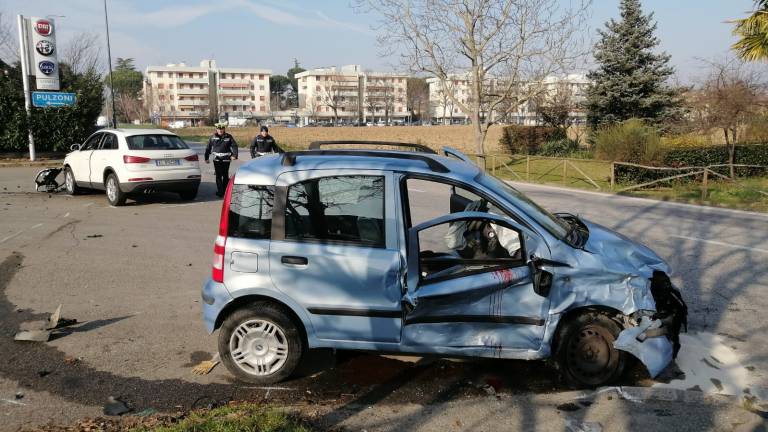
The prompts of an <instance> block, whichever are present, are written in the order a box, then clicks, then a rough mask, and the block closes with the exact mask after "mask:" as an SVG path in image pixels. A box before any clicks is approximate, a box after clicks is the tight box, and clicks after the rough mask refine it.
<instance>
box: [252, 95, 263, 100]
mask: <svg viewBox="0 0 768 432" xmlns="http://www.w3.org/2000/svg"><path fill="white" fill-rule="evenodd" d="M262 97H264V96H262ZM251 100H252V101H255V100H256V96H251ZM262 100H264V99H262Z"/></svg>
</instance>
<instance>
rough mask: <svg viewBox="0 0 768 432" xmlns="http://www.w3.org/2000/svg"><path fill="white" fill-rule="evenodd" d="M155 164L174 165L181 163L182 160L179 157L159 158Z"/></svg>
mask: <svg viewBox="0 0 768 432" xmlns="http://www.w3.org/2000/svg"><path fill="white" fill-rule="evenodd" d="M155 164H156V165H157V166H174V165H181V162H180V161H179V160H178V159H158V160H156V161H155Z"/></svg>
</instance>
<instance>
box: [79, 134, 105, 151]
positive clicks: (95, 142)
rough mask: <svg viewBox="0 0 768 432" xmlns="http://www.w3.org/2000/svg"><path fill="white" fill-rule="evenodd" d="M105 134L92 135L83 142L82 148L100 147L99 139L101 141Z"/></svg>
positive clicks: (92, 148) (93, 148)
mask: <svg viewBox="0 0 768 432" xmlns="http://www.w3.org/2000/svg"><path fill="white" fill-rule="evenodd" d="M103 135H104V134H102V133H98V134H95V135H92V136H91V137H90V138H88V141H86V142H85V144H83V148H82V150H96V149H97V148H99V141H101V137H102V136H103Z"/></svg>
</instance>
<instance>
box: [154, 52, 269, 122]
mask: <svg viewBox="0 0 768 432" xmlns="http://www.w3.org/2000/svg"><path fill="white" fill-rule="evenodd" d="M271 73H272V71H270V70H268V69H237V68H219V67H218V66H217V65H216V62H215V61H214V60H203V61H201V62H200V66H198V67H193V66H187V65H185V64H184V63H179V64H168V65H166V66H149V67H147V69H146V71H145V73H144V102H145V104H147V106H148V108H149V111H150V113H151V116H152V118H153V119H155V120H156V121H158V122H159V123H161V124H164V125H168V124H169V123H172V122H179V121H183V122H184V123H185V124H186V125H190V126H194V125H200V124H204V123H207V122H209V121H210V120H212V119H218V118H220V117H238V118H247V119H255V120H261V119H266V118H267V117H269V76H270V74H271Z"/></svg>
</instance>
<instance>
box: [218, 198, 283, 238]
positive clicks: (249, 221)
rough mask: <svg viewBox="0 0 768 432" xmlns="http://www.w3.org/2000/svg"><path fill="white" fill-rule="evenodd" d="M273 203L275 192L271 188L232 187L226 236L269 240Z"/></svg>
mask: <svg viewBox="0 0 768 432" xmlns="http://www.w3.org/2000/svg"><path fill="white" fill-rule="evenodd" d="M274 202H275V190H274V188H273V187H271V186H254V185H233V187H232V201H231V203H230V206H229V229H228V231H229V232H228V235H229V236H231V237H240V238H248V239H269V238H270V237H271V236H272V206H273V205H274Z"/></svg>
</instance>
